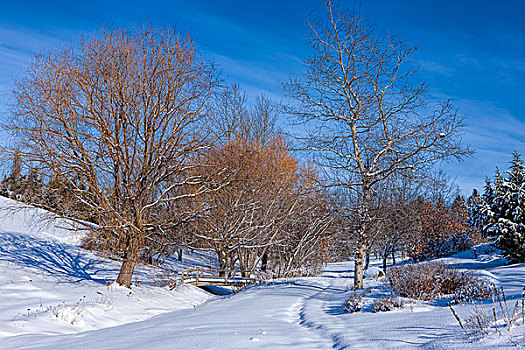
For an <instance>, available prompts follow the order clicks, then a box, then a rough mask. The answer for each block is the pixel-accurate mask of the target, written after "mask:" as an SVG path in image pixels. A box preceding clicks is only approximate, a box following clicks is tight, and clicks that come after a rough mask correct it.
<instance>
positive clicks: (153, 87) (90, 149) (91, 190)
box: [9, 27, 217, 286]
mask: <svg viewBox="0 0 525 350" xmlns="http://www.w3.org/2000/svg"><path fill="white" fill-rule="evenodd" d="M216 81H217V76H216V73H215V71H214V68H213V66H212V65H211V64H210V63H208V62H207V61H206V60H204V59H202V58H201V57H200V56H199V55H198V54H197V53H196V50H195V47H194V44H193V42H192V40H191V39H190V38H189V37H186V36H180V35H179V34H177V33H176V32H175V31H174V30H170V29H163V30H156V29H152V28H149V27H144V28H141V29H132V30H125V29H111V30H104V31H103V32H102V33H100V34H98V35H95V36H93V37H92V38H88V39H83V40H80V42H79V43H78V44H75V45H72V46H71V47H70V48H68V49H65V50H62V51H52V52H46V53H42V54H39V55H37V56H35V58H34V60H33V63H32V65H31V66H30V67H29V69H28V72H27V76H26V77H25V78H24V79H22V80H20V81H18V83H17V85H16V89H15V92H14V96H15V100H16V101H15V102H16V109H15V113H14V117H13V122H12V123H11V124H10V125H9V129H10V130H11V131H12V132H13V133H14V135H15V136H16V137H17V140H18V142H19V143H18V144H17V145H16V147H18V148H19V149H20V156H21V157H22V158H23V159H24V161H25V162H30V163H31V164H32V166H34V167H36V168H38V169H39V170H40V171H41V173H42V174H46V175H47V176H49V177H51V178H53V179H54V181H60V182H61V183H62V184H63V186H65V187H66V188H67V190H68V192H70V193H72V194H74V197H75V199H76V200H77V201H79V202H81V203H82V204H83V206H84V208H86V210H88V211H89V212H90V214H89V218H91V220H92V221H93V222H94V223H95V224H96V225H97V227H98V230H100V231H103V232H104V233H105V234H107V235H111V236H113V237H115V238H116V240H117V241H118V244H120V245H121V246H122V250H123V252H124V255H125V260H124V264H123V266H122V269H121V272H120V275H119V278H118V279H117V281H118V282H119V283H121V284H125V285H128V286H129V285H130V283H131V276H132V273H133V268H134V265H135V262H136V259H137V257H138V255H139V253H140V251H141V249H142V248H143V247H144V245H145V243H146V242H147V239H148V235H149V234H150V233H153V232H158V231H163V230H166V229H168V228H170V227H172V226H173V225H175V224H176V223H175V222H173V220H171V219H170V218H169V217H166V216H165V215H158V212H159V210H163V208H165V206H166V205H167V203H171V202H173V201H177V200H179V199H180V198H181V196H185V195H194V194H195V193H196V192H198V191H199V190H202V188H201V187H200V186H198V185H197V184H198V183H199V179H196V178H191V177H189V176H188V174H189V171H188V167H189V166H190V162H189V160H190V159H191V158H193V157H194V155H195V153H196V152H199V150H201V149H203V148H205V146H206V144H207V143H206V139H207V135H205V134H204V132H203V130H206V128H205V125H204V123H205V120H204V118H203V113H202V111H203V108H204V104H205V103H206V101H207V100H208V98H209V96H210V94H211V93H212V92H213V88H214V86H215V85H216ZM188 183H192V184H194V186H193V187H192V188H194V189H195V191H194V193H186V194H183V193H181V191H179V190H178V189H179V188H181V187H182V186H183V185H185V184H188ZM61 214H65V215H67V213H61Z"/></svg>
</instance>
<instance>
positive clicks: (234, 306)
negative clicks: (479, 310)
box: [0, 203, 525, 349]
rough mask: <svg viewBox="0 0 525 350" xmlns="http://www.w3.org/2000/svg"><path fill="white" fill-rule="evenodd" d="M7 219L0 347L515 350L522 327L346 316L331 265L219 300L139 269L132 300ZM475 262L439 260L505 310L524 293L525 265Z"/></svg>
mask: <svg viewBox="0 0 525 350" xmlns="http://www.w3.org/2000/svg"><path fill="white" fill-rule="evenodd" d="M0 204H1V203H0ZM16 215H17V216H16V217H13V218H12V220H11V221H10V222H9V220H4V221H2V220H0V348H1V349H130V348H132V349H406V348H426V349H457V348H460V349H470V348H472V349H479V348H486V349H502V348H515V347H516V346H515V344H517V345H518V346H521V347H525V327H524V326H518V327H514V328H512V329H511V331H510V332H507V331H506V330H504V331H503V332H502V335H501V336H500V335H499V334H497V333H492V334H490V335H488V336H487V337H485V338H483V339H481V340H476V339H474V340H473V339H467V338H466V336H465V335H464V333H463V332H462V330H461V329H460V327H459V326H458V324H457V322H456V320H455V319H454V317H453V316H452V314H451V312H450V309H449V308H448V307H447V306H446V304H447V302H448V301H450V299H445V300H441V301H437V302H425V303H423V302H417V303H416V302H415V303H411V304H408V305H405V307H404V308H403V309H398V310H395V311H391V312H384V313H372V312H371V311H370V308H369V307H364V308H363V310H362V311H360V312H356V313H352V314H349V313H345V312H343V309H342V304H343V301H344V300H345V299H346V298H347V297H348V296H349V295H350V294H351V293H353V292H352V291H351V289H350V287H351V286H352V277H353V276H352V272H351V271H352V267H353V266H352V263H351V262H342V263H332V264H329V265H328V266H327V267H326V268H325V270H324V273H323V274H322V275H321V276H317V277H312V278H298V279H293V280H279V281H275V282H273V283H269V284H267V285H262V286H253V287H250V288H247V289H246V290H244V291H242V292H240V293H238V294H236V295H232V296H223V297H218V296H211V295H210V294H208V293H206V292H204V291H202V290H200V289H197V288H194V287H191V286H182V287H179V288H177V289H175V290H173V291H170V290H169V288H166V287H158V286H155V285H154V283H151V281H152V280H153V277H152V276H154V274H155V273H156V272H155V271H156V270H155V269H153V268H146V267H142V268H140V269H139V271H138V281H139V282H140V281H144V283H138V284H137V285H135V286H134V287H133V288H132V289H131V290H129V289H126V288H122V287H118V286H115V285H113V284H111V285H109V286H106V281H108V280H112V279H114V278H115V276H116V273H117V271H118V263H116V262H112V261H109V260H103V259H101V258H99V257H97V256H95V255H94V254H92V253H89V252H85V251H83V250H81V249H80V248H78V246H77V245H76V243H75V242H74V240H72V241H67V240H66V237H67V236H68V235H67V234H66V232H63V231H56V232H54V233H53V232H51V233H50V232H49V231H52V228H49V227H48V229H46V230H45V231H46V232H47V233H45V232H43V231H42V230H40V231H39V230H36V229H34V228H33V226H30V225H27V224H26V223H25V222H26V221H24V220H23V217H21V216H20V215H21V214H20V213H17V214H16ZM2 222H4V224H5V225H4V224H3V223H2ZM67 233H68V232H67ZM55 237H56V239H55ZM478 253H479V254H478V257H477V258H474V255H473V252H472V251H469V252H464V253H461V254H458V255H457V256H455V257H451V258H446V259H443V260H444V261H445V262H446V263H447V264H451V265H455V266H456V267H458V268H461V269H467V270H472V271H475V272H476V273H480V274H482V275H484V276H485V277H487V278H490V279H491V280H492V281H494V282H495V283H497V284H499V285H502V286H504V288H505V292H506V294H507V298H508V299H509V304H512V305H514V303H515V301H516V300H517V299H519V298H521V293H522V288H523V286H524V284H525V264H520V265H510V266H505V265H504V260H503V259H501V258H498V257H495V256H494V252H491V251H490V250H489V249H488V248H486V247H482V248H478ZM193 258H194V259H195V260H199V259H201V260H199V261H191V260H190V261H189V263H190V264H191V263H199V264H206V261H205V259H204V258H202V257H201V258H199V257H193ZM208 263H209V262H208ZM170 264H171V265H172V266H174V268H176V267H177V265H176V263H175V262H173V261H171V262H170ZM147 281H150V283H146V282H147ZM365 286H366V289H367V290H369V291H370V294H368V295H367V296H366V297H365V301H366V302H368V303H371V302H372V301H373V300H374V299H377V298H379V297H380V296H384V295H389V293H390V292H389V290H388V288H387V287H386V286H385V285H384V283H383V282H382V280H381V279H379V280H377V279H375V278H373V277H371V276H370V277H369V278H367V279H365ZM455 309H456V311H457V312H458V314H459V315H460V317H462V318H463V319H464V318H465V317H467V316H468V315H469V314H470V312H471V310H472V308H471V306H469V305H457V306H455Z"/></svg>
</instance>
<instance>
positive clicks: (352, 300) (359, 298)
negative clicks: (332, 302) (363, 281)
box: [343, 291, 370, 313]
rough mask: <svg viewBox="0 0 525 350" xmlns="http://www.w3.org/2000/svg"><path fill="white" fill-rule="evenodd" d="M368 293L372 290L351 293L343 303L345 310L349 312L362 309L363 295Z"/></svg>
mask: <svg viewBox="0 0 525 350" xmlns="http://www.w3.org/2000/svg"><path fill="white" fill-rule="evenodd" d="M368 293H370V291H365V292H363V293H354V294H352V295H350V296H349V297H348V298H347V299H346V300H345V302H344V303H343V311H345V312H348V313H353V312H358V311H361V309H362V308H363V306H364V302H363V297H364V296H365V295H367V294H368Z"/></svg>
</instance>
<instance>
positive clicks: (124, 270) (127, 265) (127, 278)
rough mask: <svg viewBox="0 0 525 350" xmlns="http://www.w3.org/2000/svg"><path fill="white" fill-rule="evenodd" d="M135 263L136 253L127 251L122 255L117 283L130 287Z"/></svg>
mask: <svg viewBox="0 0 525 350" xmlns="http://www.w3.org/2000/svg"><path fill="white" fill-rule="evenodd" d="M136 263H137V258H136V254H129V253H127V254H126V255H125V256H124V261H123V262H122V266H121V267H120V272H119V274H118V277H117V281H116V282H117V283H118V284H119V285H121V286H125V287H128V288H131V279H132V277H133V272H134V271H135V265H136Z"/></svg>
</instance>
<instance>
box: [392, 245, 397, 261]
mask: <svg viewBox="0 0 525 350" xmlns="http://www.w3.org/2000/svg"><path fill="white" fill-rule="evenodd" d="M395 264H396V251H395V249H394V248H392V265H395Z"/></svg>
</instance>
